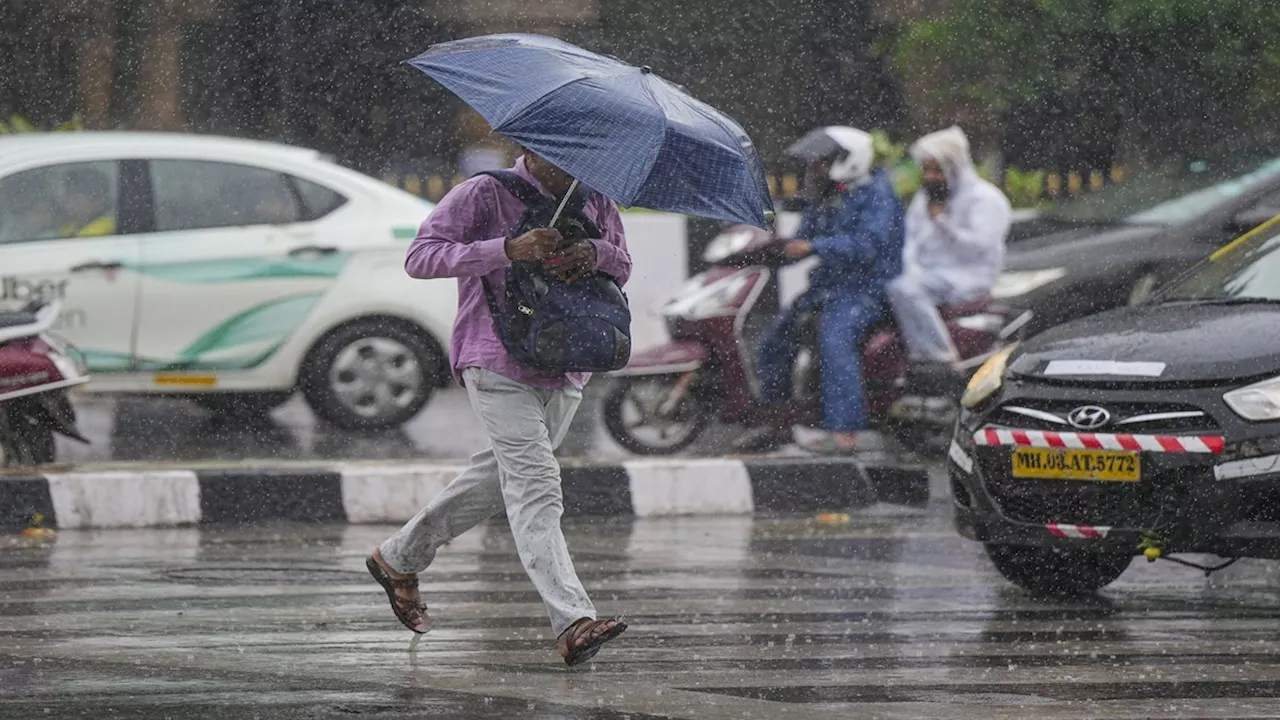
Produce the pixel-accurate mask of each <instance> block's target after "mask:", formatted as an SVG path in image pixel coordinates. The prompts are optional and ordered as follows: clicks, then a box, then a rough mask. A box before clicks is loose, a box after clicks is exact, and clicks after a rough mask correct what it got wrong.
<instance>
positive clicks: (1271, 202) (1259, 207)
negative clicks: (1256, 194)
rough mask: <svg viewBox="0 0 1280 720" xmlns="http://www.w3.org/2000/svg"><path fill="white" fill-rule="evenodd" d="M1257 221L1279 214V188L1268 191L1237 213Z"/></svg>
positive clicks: (1260, 221)
mask: <svg viewBox="0 0 1280 720" xmlns="http://www.w3.org/2000/svg"><path fill="white" fill-rule="evenodd" d="M1239 215H1240V216H1243V217H1248V218H1249V219H1250V220H1253V221H1255V222H1257V223H1262V222H1265V221H1267V220H1270V219H1271V218H1273V217H1275V216H1276V215H1280V190H1275V191H1273V192H1269V193H1267V194H1265V195H1263V196H1262V197H1260V198H1258V199H1257V200H1255V201H1254V203H1253V204H1252V205H1250V206H1249V207H1248V208H1247V209H1245V210H1243V211H1241V212H1240V213H1239Z"/></svg>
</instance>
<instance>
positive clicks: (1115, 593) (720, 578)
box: [0, 504, 1280, 720]
mask: <svg viewBox="0 0 1280 720" xmlns="http://www.w3.org/2000/svg"><path fill="white" fill-rule="evenodd" d="M389 530H390V528H384V527H361V526H347V527H343V526H328V527H325V526H319V527H317V526H308V527H301V526H290V525H280V526H271V527H264V528H257V529H240V530H236V529H225V530H209V529H202V530H194V529H178V530H147V531H113V532H64V533H61V534H59V535H58V537H57V538H56V541H55V542H53V543H52V544H49V545H45V546H41V547H27V546H23V545H21V544H20V542H19V541H18V540H16V539H14V538H8V539H3V538H0V544H2V546H0V717H4V718H32V717H52V718H59V717H92V718H114V717H130V718H162V717H172V718H219V719H225V718H254V717H260V718H286V719H290V718H338V717H343V718H345V717H361V716H371V717H378V718H407V717H447V718H459V719H468V718H495V719H496V718H539V719H547V720H549V719H552V718H565V719H576V718H598V719H602V720H603V719H609V720H613V719H619V720H620V719H621V718H631V719H633V720H639V719H641V718H652V717H671V718H700V719H706V718H710V719H721V718H723V719H726V720H727V719H729V718H733V719H735V720H736V719H741V718H761V719H769V720H789V719H791V718H840V720H847V719H848V718H854V717H857V718H869V717H876V718H922V719H928V718H974V717H980V718H983V719H984V720H991V719H994V718H1028V717H1035V718H1037V719H1038V720H1056V719H1060V718H1193V717H1194V718H1262V717H1277V716H1278V715H1280V633H1278V632H1277V630H1276V627H1277V625H1276V617H1277V615H1280V598H1278V596H1277V593H1276V589H1277V587H1278V586H1280V577H1277V573H1276V568H1275V566H1274V565H1273V564H1270V563H1265V562H1261V561H1243V562H1241V563H1239V564H1238V565H1236V566H1234V567H1232V568H1230V569H1229V570H1227V571H1225V572H1224V573H1222V574H1220V575H1215V576H1214V577H1213V578H1212V579H1211V580H1205V579H1203V578H1202V577H1201V576H1200V575H1199V574H1197V573H1194V572H1192V571H1190V570H1188V569H1185V568H1181V567H1178V566H1174V565H1171V564H1167V563H1159V564H1155V565H1148V564H1146V563H1145V562H1143V563H1135V564H1134V566H1133V567H1132V568H1131V569H1130V571H1129V573H1128V574H1126V576H1125V577H1124V578H1122V580H1121V581H1120V582H1119V583H1117V584H1116V585H1114V586H1112V587H1111V588H1109V589H1108V590H1107V591H1105V592H1104V594H1103V596H1102V597H1101V598H1100V599H1098V600H1095V601H1090V602H1073V603H1052V602H1048V601H1039V600H1034V599H1031V598H1028V597H1026V596H1025V595H1023V594H1022V593H1020V592H1019V591H1017V590H1015V589H1013V588H1012V587H1010V586H1008V585H1006V584H1005V583H1004V582H1003V581H1002V580H1001V579H1000V578H998V577H997V576H996V575H995V574H994V572H993V571H992V570H991V569H990V568H989V566H988V565H987V563H986V562H985V560H984V559H983V558H982V556H981V555H980V552H979V550H978V549H977V548H976V547H974V546H972V545H970V544H968V543H965V542H962V541H959V540H957V538H956V537H955V536H954V534H953V533H952V531H951V529H950V526H949V522H948V516H947V510H946V506H945V504H935V505H934V506H933V507H931V508H929V509H927V510H920V511H912V510H904V509H898V508H885V507H876V508H872V509H869V510H868V511H865V512H863V513H860V514H857V515H854V516H853V518H852V521H851V523H850V524H848V525H845V526H840V527H826V526H819V525H816V524H814V523H812V522H811V521H810V520H809V519H808V518H787V519H771V520H761V519H757V520H755V521H752V520H751V519H747V518H685V519H666V520H654V521H637V522H611V523H605V522H596V523H588V522H582V523H577V524H574V525H572V526H570V528H569V538H570V544H571V547H572V548H573V549H574V550H575V553H576V562H577V564H578V567H579V569H580V571H581V573H582V576H583V579H584V582H585V583H586V584H587V586H588V588H589V589H590V590H591V592H592V594H593V596H594V597H595V599H596V601H597V603H598V605H599V606H600V610H601V612H603V613H623V614H625V615H626V616H627V617H628V619H629V620H630V622H631V623H632V627H631V630H630V631H629V632H627V633H626V634H625V635H623V636H622V638H621V639H619V640H618V641H617V642H615V643H613V644H612V645H611V646H609V647H608V648H607V649H606V650H604V651H603V652H602V653H601V654H600V655H599V656H597V659H596V661H595V662H594V663H593V664H592V665H590V666H588V667H586V668H581V669H572V670H568V669H566V668H565V667H564V666H563V665H562V664H561V663H560V662H559V661H558V659H557V658H556V657H555V655H554V650H553V646H552V641H551V639H550V638H549V637H548V634H549V633H548V631H547V629H546V627H545V623H546V620H545V615H544V613H543V610H542V607H541V605H540V604H539V603H538V602H537V599H536V596H535V595H534V594H533V593H532V591H531V589H530V588H529V586H528V585H527V582H526V580H525V578H524V576H523V573H522V571H521V569H520V566H519V564H518V562H517V561H516V558H515V555H514V551H513V549H512V546H511V542H510V538H509V535H508V534H507V533H506V529H505V528H504V527H502V526H501V525H495V526H490V527H486V528H483V529H481V530H478V531H475V532H473V533H472V534H468V535H465V536H463V537H462V538H459V539H458V541H456V542H455V543H454V545H453V546H451V547H449V548H446V549H444V550H443V551H442V552H441V554H440V557H439V560H438V561H437V564H436V566H435V567H434V568H433V569H432V570H431V571H430V572H429V574H427V575H426V576H424V580H425V582H424V590H425V593H426V597H427V600H428V602H429V603H430V605H431V607H432V612H433V616H434V620H435V626H436V627H435V629H434V630H433V631H432V632H431V633H430V634H429V635H427V636H425V637H424V638H422V639H421V640H419V641H417V642H414V641H413V640H412V639H411V635H410V634H409V633H408V632H407V631H405V630H403V629H401V628H400V627H399V626H398V625H397V624H396V623H395V621H394V620H393V618H392V617H391V614H390V611H389V610H388V608H387V607H386V604H385V598H384V596H383V595H382V593H381V590H380V589H379V588H378V587H377V586H376V585H374V584H372V582H371V581H370V580H369V578H368V577H367V576H366V574H365V572H364V570H363V567H362V562H363V558H364V556H365V554H366V553H367V552H368V551H369V550H370V549H371V547H372V546H373V544H374V543H375V542H376V541H378V540H379V539H380V538H381V537H383V536H384V534H385V533H386V532H388V531H389Z"/></svg>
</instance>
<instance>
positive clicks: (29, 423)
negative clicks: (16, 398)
mask: <svg viewBox="0 0 1280 720" xmlns="http://www.w3.org/2000/svg"><path fill="white" fill-rule="evenodd" d="M4 420H5V422H3V423H0V467H31V466H33V465H46V464H48V463H51V462H53V461H54V458H55V455H56V453H57V451H56V446H55V444H54V441H53V428H50V427H49V426H48V425H46V424H44V423H42V422H40V421H39V420H37V419H36V418H33V417H30V416H28V415H26V414H25V413H23V412H20V411H16V410H15V411H11V412H9V413H7V416H6V417H5V418H4Z"/></svg>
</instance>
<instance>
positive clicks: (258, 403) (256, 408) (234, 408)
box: [191, 392, 293, 417]
mask: <svg viewBox="0 0 1280 720" xmlns="http://www.w3.org/2000/svg"><path fill="white" fill-rule="evenodd" d="M291 397H293V393H291V392H256V393H209V394H207V395H195V396H193V397H192V398H191V400H192V402H194V403H195V404H197V405H199V406H200V407H202V408H204V409H205V410H208V411H209V412H211V413H213V414H214V415H228V416H234V417H243V416H256V415H266V414H267V413H269V412H271V411H272V410H275V409H276V408H278V407H280V406H281V405H283V404H285V403H286V402H288V401H289V398H291Z"/></svg>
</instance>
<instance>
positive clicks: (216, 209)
mask: <svg viewBox="0 0 1280 720" xmlns="http://www.w3.org/2000/svg"><path fill="white" fill-rule="evenodd" d="M148 165H149V167H150V175H151V184H152V195H153V198H154V201H153V204H154V213H155V226H154V229H153V231H152V232H150V233H147V234H146V235H144V236H143V238H142V246H141V252H142V280H141V297H142V303H141V307H140V309H139V318H140V320H139V330H138V350H137V354H138V358H139V363H141V364H142V366H143V367H144V368H146V369H150V370H195V371H200V370H203V371H217V370H242V369H247V368H252V367H254V366H256V365H258V364H259V363H261V362H263V361H264V360H266V359H267V358H268V357H270V356H271V355H272V354H273V353H274V352H275V350H276V349H278V348H279V347H280V345H282V344H283V343H284V342H285V341H286V340H287V339H288V338H289V336H290V335H291V334H292V333H293V331H294V330H295V329H296V328H297V327H298V326H299V325H300V324H301V323H302V321H303V320H304V319H305V318H306V317H307V315H308V314H309V313H310V312H311V310H312V308H313V307H314V306H315V305H316V303H317V302H318V301H319V300H320V298H321V297H322V296H323V295H324V294H325V292H327V291H328V290H329V288H330V287H331V286H332V285H333V283H334V280H335V279H336V278H337V276H338V273H339V272H340V271H341V269H342V266H343V263H344V262H345V257H346V256H345V253H343V252H342V250H341V249H340V248H338V247H336V246H333V245H324V244H321V242H322V241H318V240H317V237H316V234H315V231H314V228H313V227H312V226H311V225H312V223H311V220H312V219H313V217H314V216H315V210H314V206H315V205H316V203H317V202H320V200H317V199H315V198H316V197H317V196H318V197H321V198H327V199H328V201H329V202H330V203H333V202H336V200H334V198H333V197H331V196H326V195H325V194H324V190H325V189H324V188H315V187H309V186H304V185H303V184H302V181H301V180H300V179H296V178H292V177H290V176H288V175H286V174H284V173H282V172H279V171H276V170H273V169H269V168H264V167H258V166H252V165H248V164H240V163H234V162H219V161H211V160H204V159H181V158H174V159H157V158H152V159H150V160H149V161H148ZM180 379H181V378H178V380H180ZM195 380H198V381H199V383H200V384H208V382H209V381H208V379H207V378H205V377H200V378H196V379H195ZM173 381H176V380H173Z"/></svg>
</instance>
